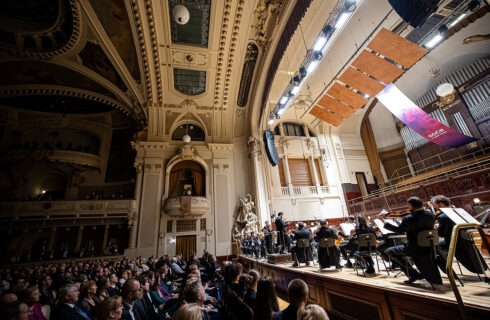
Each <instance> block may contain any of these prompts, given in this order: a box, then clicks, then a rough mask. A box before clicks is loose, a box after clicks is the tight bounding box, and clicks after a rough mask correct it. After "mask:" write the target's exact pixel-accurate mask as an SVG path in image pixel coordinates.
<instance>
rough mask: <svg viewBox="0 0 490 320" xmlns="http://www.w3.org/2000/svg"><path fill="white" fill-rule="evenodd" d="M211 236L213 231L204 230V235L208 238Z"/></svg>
mask: <svg viewBox="0 0 490 320" xmlns="http://www.w3.org/2000/svg"><path fill="white" fill-rule="evenodd" d="M212 234H213V230H212V229H206V235H207V236H208V237H211V235H212Z"/></svg>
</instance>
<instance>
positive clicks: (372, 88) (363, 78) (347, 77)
mask: <svg viewBox="0 0 490 320" xmlns="http://www.w3.org/2000/svg"><path fill="white" fill-rule="evenodd" d="M339 80H340V81H342V82H343V83H345V84H347V85H349V86H351V87H353V88H355V89H357V90H359V91H361V92H362V93H366V94H368V95H369V96H371V97H374V96H375V95H377V94H378V92H380V91H381V90H383V89H384V88H385V86H384V85H382V84H381V83H379V82H378V81H376V80H374V79H373V78H370V77H368V76H367V75H365V74H364V73H362V72H360V71H358V70H356V69H354V68H351V67H349V68H347V70H345V72H344V73H343V74H342V75H341V76H340V78H339Z"/></svg>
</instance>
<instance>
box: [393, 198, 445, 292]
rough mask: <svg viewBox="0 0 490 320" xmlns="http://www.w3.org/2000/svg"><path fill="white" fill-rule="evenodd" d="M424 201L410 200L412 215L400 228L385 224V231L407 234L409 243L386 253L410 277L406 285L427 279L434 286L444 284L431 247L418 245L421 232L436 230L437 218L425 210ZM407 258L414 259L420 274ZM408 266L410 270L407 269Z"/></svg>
mask: <svg viewBox="0 0 490 320" xmlns="http://www.w3.org/2000/svg"><path fill="white" fill-rule="evenodd" d="M422 205H423V204H422V200H420V199H419V198H417V197H411V198H409V199H408V207H409V208H410V211H411V213H410V214H408V215H406V216H405V217H404V218H403V220H402V223H401V224H400V226H394V225H392V224H390V223H385V225H384V227H385V229H388V230H391V231H393V232H395V233H403V232H406V233H407V243H406V244H403V245H399V246H394V247H391V248H388V249H387V250H386V253H387V254H388V255H389V256H390V258H391V260H392V261H393V262H395V263H396V264H398V265H400V266H401V269H402V271H403V272H405V274H406V275H407V277H408V280H407V281H405V282H406V283H409V284H410V283H413V282H414V281H417V280H420V279H423V278H425V279H427V281H429V282H430V283H432V284H442V279H441V274H440V273H439V269H437V265H436V264H435V261H434V259H433V258H432V254H433V253H432V249H431V248H430V247H419V246H418V245H417V234H418V233H419V231H423V230H432V229H434V221H435V217H434V215H433V214H432V213H431V212H430V211H426V210H424V208H423V207H422ZM407 256H410V257H412V258H413V260H414V262H415V265H416V266H417V268H418V269H419V271H420V273H419V272H418V271H417V270H415V269H414V268H412V266H411V265H410V263H407V262H408V261H407ZM405 265H407V266H408V268H407V269H408V270H407V269H406V268H405Z"/></svg>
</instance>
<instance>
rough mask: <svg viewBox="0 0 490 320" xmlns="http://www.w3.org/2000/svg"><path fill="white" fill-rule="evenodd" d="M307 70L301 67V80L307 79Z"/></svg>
mask: <svg viewBox="0 0 490 320" xmlns="http://www.w3.org/2000/svg"><path fill="white" fill-rule="evenodd" d="M306 73H307V72H306V68H305V67H301V68H299V75H300V76H301V78H304V77H306Z"/></svg>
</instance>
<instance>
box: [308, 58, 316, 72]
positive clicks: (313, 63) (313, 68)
mask: <svg viewBox="0 0 490 320" xmlns="http://www.w3.org/2000/svg"><path fill="white" fill-rule="evenodd" d="M317 65H318V60H314V61H312V62H310V64H309V65H308V68H306V72H307V73H311V72H312V71H313V70H315V68H316V66H317Z"/></svg>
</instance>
